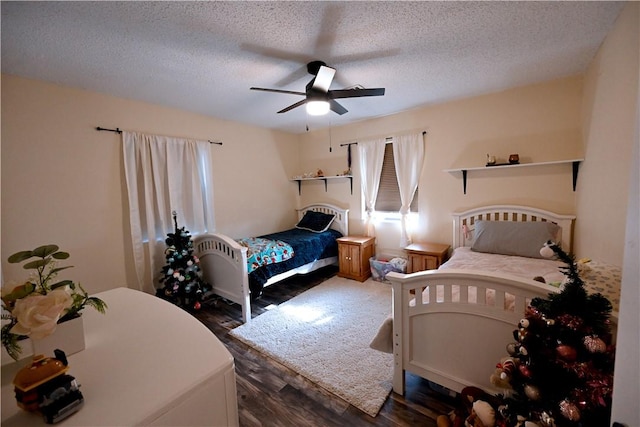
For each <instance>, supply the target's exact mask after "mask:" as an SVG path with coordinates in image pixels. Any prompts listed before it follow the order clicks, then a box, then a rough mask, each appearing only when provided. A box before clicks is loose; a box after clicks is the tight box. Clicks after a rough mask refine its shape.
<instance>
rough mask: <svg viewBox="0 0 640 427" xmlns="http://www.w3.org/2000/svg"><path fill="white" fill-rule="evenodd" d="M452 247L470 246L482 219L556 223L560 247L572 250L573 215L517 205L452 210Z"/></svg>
mask: <svg viewBox="0 0 640 427" xmlns="http://www.w3.org/2000/svg"><path fill="white" fill-rule="evenodd" d="M452 216H453V247H454V248H457V247H460V246H471V243H473V230H474V228H475V222H476V221H478V220H484V221H518V222H523V221H540V222H552V223H554V224H557V225H558V226H559V227H560V228H561V230H562V238H561V244H562V248H564V249H565V250H567V248H568V249H569V250H568V252H572V248H573V247H572V245H573V234H572V233H573V224H574V222H575V219H576V217H575V215H563V214H558V213H554V212H549V211H545V210H542V209H537V208H532V207H528V206H517V205H493V206H482V207H479V208H475V209H470V210H468V211H464V212H454V213H453V214H452Z"/></svg>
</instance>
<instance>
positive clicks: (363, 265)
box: [337, 236, 376, 282]
mask: <svg viewBox="0 0 640 427" xmlns="http://www.w3.org/2000/svg"><path fill="white" fill-rule="evenodd" d="M337 241H338V257H339V263H338V265H339V268H340V270H339V271H338V276H340V277H346V278H347V279H354V280H358V281H360V282H364V281H365V280H367V278H369V277H370V276H371V267H370V265H369V258H371V257H373V256H374V255H375V253H376V249H375V237H366V236H347V237H340V238H338V239H337Z"/></svg>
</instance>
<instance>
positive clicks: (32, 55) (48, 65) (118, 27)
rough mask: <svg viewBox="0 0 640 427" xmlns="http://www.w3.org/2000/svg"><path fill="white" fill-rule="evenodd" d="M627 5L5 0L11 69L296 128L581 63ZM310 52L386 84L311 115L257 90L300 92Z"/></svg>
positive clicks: (347, 75) (370, 83)
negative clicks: (371, 94)
mask: <svg viewBox="0 0 640 427" xmlns="http://www.w3.org/2000/svg"><path fill="white" fill-rule="evenodd" d="M622 5H623V3H622V2H592V1H589V2H577V1H572V2H556V1H551V2H427V1H425V2H397V1H393V2H366V1H358V2H245V1H234V2H221V1H210V2H183V1H178V2H137V1H131V2H108V1H104V2H100V1H99V2H10V1H2V6H1V7H2V22H1V25H2V26H1V31H2V34H1V35H2V39H1V43H2V46H1V47H2V58H1V59H2V72H3V73H8V74H15V75H19V76H24V77H28V78H35V79H40V80H46V81H51V82H55V83H59V84H62V85H66V86H72V87H79V88H83V89H88V90H91V91H97V92H103V93H107V94H111V95H115V96H118V97H124V98H129V99H136V100H141V101H146V102H150V103H154V104H161V105H167V106H171V107H176V108H180V109H183V110H188V111H193V112H197V113H201V114H204V115H208V116H214V117H218V118H223V119H228V120H234V121H239V122H244V123H249V124H253V125H257V126H260V127H265V128H273V129H280V130H284V131H288V132H295V133H299V132H304V130H305V128H306V126H307V125H309V127H310V128H319V127H325V126H327V125H329V124H331V125H332V126H336V125H341V124H347V123H351V122H354V121H359V120H363V119H366V118H372V117H379V116H385V115H388V114H393V113H396V112H399V111H404V110H408V109H412V108H416V107H420V106H424V105H429V104H434V103H440V102H443V101H447V100H452V99H458V98H463V97H468V96H474V95H479V94H483V93H489V92H495V91H499V90H503V89H507V88H510V87H515V86H521V85H526V84H530V83H535V82H541V81H546V80H551V79H555V78H559V77H564V76H569V75H574V74H578V73H582V72H584V70H585V69H586V67H587V65H588V64H589V62H590V61H591V59H592V58H593V56H594V55H595V53H596V51H597V49H598V47H599V46H600V44H601V43H602V41H603V40H604V38H605V36H606V34H607V32H608V31H609V30H610V29H611V27H612V26H613V23H614V21H615V19H616V17H617V16H618V14H619V12H620V10H621V8H622ZM312 60H322V61H325V62H326V63H327V64H328V65H330V66H333V67H334V68H336V69H337V73H336V77H335V79H334V81H333V84H332V86H331V89H341V88H345V87H350V86H353V85H361V86H363V87H366V88H370V87H385V88H386V94H385V96H383V97H375V98H359V99H344V100H340V102H341V104H342V105H343V106H344V107H346V108H347V109H348V110H349V112H348V113H346V114H344V115H342V116H338V115H337V114H334V113H331V114H330V116H324V117H307V115H306V113H305V110H304V108H303V107H301V108H296V109H294V110H292V111H290V112H287V113H284V114H276V112H277V111H279V110H280V109H282V108H284V107H286V106H288V105H290V104H293V103H295V102H297V101H299V100H301V99H302V98H301V97H299V96H296V95H289V94H276V93H267V92H257V91H250V90H249V88H250V87H251V86H260V87H267V88H276V89H285V90H292V91H304V87H305V85H306V84H307V83H308V82H309V81H310V80H311V78H312V76H311V75H310V74H307V72H306V68H305V64H306V63H307V62H309V61H312ZM113 125H114V126H117V123H114V124H113Z"/></svg>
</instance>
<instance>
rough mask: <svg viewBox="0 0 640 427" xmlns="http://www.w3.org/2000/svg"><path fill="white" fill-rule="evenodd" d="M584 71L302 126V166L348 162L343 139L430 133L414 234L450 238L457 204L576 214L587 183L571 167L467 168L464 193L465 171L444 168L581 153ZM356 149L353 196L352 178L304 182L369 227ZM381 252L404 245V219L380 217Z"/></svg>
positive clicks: (311, 194) (358, 226) (358, 225)
mask: <svg viewBox="0 0 640 427" xmlns="http://www.w3.org/2000/svg"><path fill="white" fill-rule="evenodd" d="M582 86H583V81H582V78H581V77H570V78H565V79H561V80H557V81H552V82H548V83H544V84H538V85H532V86H527V87H521V88H517V89H513V90H508V91H504V92H500V93H494V94H489V95H485V96H479V97H474V98H470V99H463V100H459V101H455V102H449V103H446V104H440V105H434V106H428V107H424V108H421V109H417V110H414V111H410V112H404V113H401V114H397V115H393V116H388V117H383V118H379V119H375V120H369V121H364V122H361V123H357V124H353V125H350V126H344V127H339V128H335V129H332V131H331V142H332V146H333V152H332V153H329V139H328V138H329V137H328V131H326V130H323V131H317V132H310V133H309V134H305V135H304V136H303V139H302V149H301V164H300V168H301V169H300V171H299V172H308V171H313V170H315V169H317V168H321V169H323V171H328V172H329V173H331V174H335V173H336V172H339V171H342V170H344V169H345V168H346V165H347V151H346V147H340V144H341V143H345V142H350V141H357V140H358V139H362V140H363V139H366V138H368V137H372V136H387V135H392V134H394V133H402V132H404V131H408V130H413V131H416V132H420V131H422V130H426V131H428V134H427V136H426V137H425V141H426V158H425V163H424V168H423V172H422V176H421V179H420V184H419V186H420V192H419V194H420V199H419V210H420V216H419V224H418V228H417V230H416V232H415V233H414V241H424V240H427V241H435V242H441V243H451V241H452V230H451V217H450V213H451V212H452V211H455V210H460V209H469V208H473V207H476V206H480V205H485V204H503V203H509V204H528V205H534V206H538V207H540V208H543V209H549V210H552V211H556V212H559V213H566V214H574V213H575V199H576V195H577V193H578V192H580V191H584V188H583V186H582V183H581V182H579V183H578V189H577V192H575V193H574V192H573V190H572V174H571V165H570V164H565V165H551V166H549V165H547V166H539V167H527V168H516V169H500V170H496V169H492V170H480V171H470V172H469V175H468V182H467V194H466V195H465V194H463V189H462V174H461V173H460V172H454V173H451V172H445V170H446V169H453V168H458V167H481V166H484V164H485V163H486V154H487V153H491V154H492V155H496V156H497V157H498V161H501V160H502V161H506V158H507V157H508V156H509V154H511V153H518V154H519V155H520V159H521V162H522V163H525V162H545V161H553V160H566V159H574V158H581V157H582V156H583V152H582V143H581V138H582V134H581V120H582V117H581V106H582ZM353 152H354V160H353V171H354V174H355V175H356V177H355V178H354V192H353V195H351V194H350V193H349V184H348V182H345V183H339V182H338V181H335V182H332V183H331V184H330V185H329V191H328V192H325V191H324V184H322V183H310V184H308V185H307V186H306V187H304V186H303V191H302V202H303V204H304V203H306V202H308V201H312V200H314V199H326V200H329V201H333V202H335V203H339V204H342V205H346V206H348V207H349V208H350V209H351V224H350V225H351V229H352V230H353V232H354V233H358V232H362V221H361V218H362V215H361V212H362V208H361V204H362V201H361V195H360V191H359V188H360V187H359V185H360V184H359V182H360V181H359V178H358V177H357V174H358V171H359V170H358V169H359V168H358V164H357V159H358V157H357V154H356V150H354V151H353ZM377 231H378V248H377V249H378V252H384V253H394V252H396V251H398V250H399V247H398V244H399V240H400V237H399V224H397V223H387V224H379V225H378V227H377Z"/></svg>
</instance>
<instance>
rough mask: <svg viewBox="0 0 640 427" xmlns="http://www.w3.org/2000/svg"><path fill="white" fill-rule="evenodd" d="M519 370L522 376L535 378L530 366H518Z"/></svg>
mask: <svg viewBox="0 0 640 427" xmlns="http://www.w3.org/2000/svg"><path fill="white" fill-rule="evenodd" d="M518 370H519V371H520V374H522V376H523V377H525V378H531V377H532V376H533V374H532V373H531V369H530V368H529V366H528V365H525V364H524V363H523V364H521V365H519V366H518Z"/></svg>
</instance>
